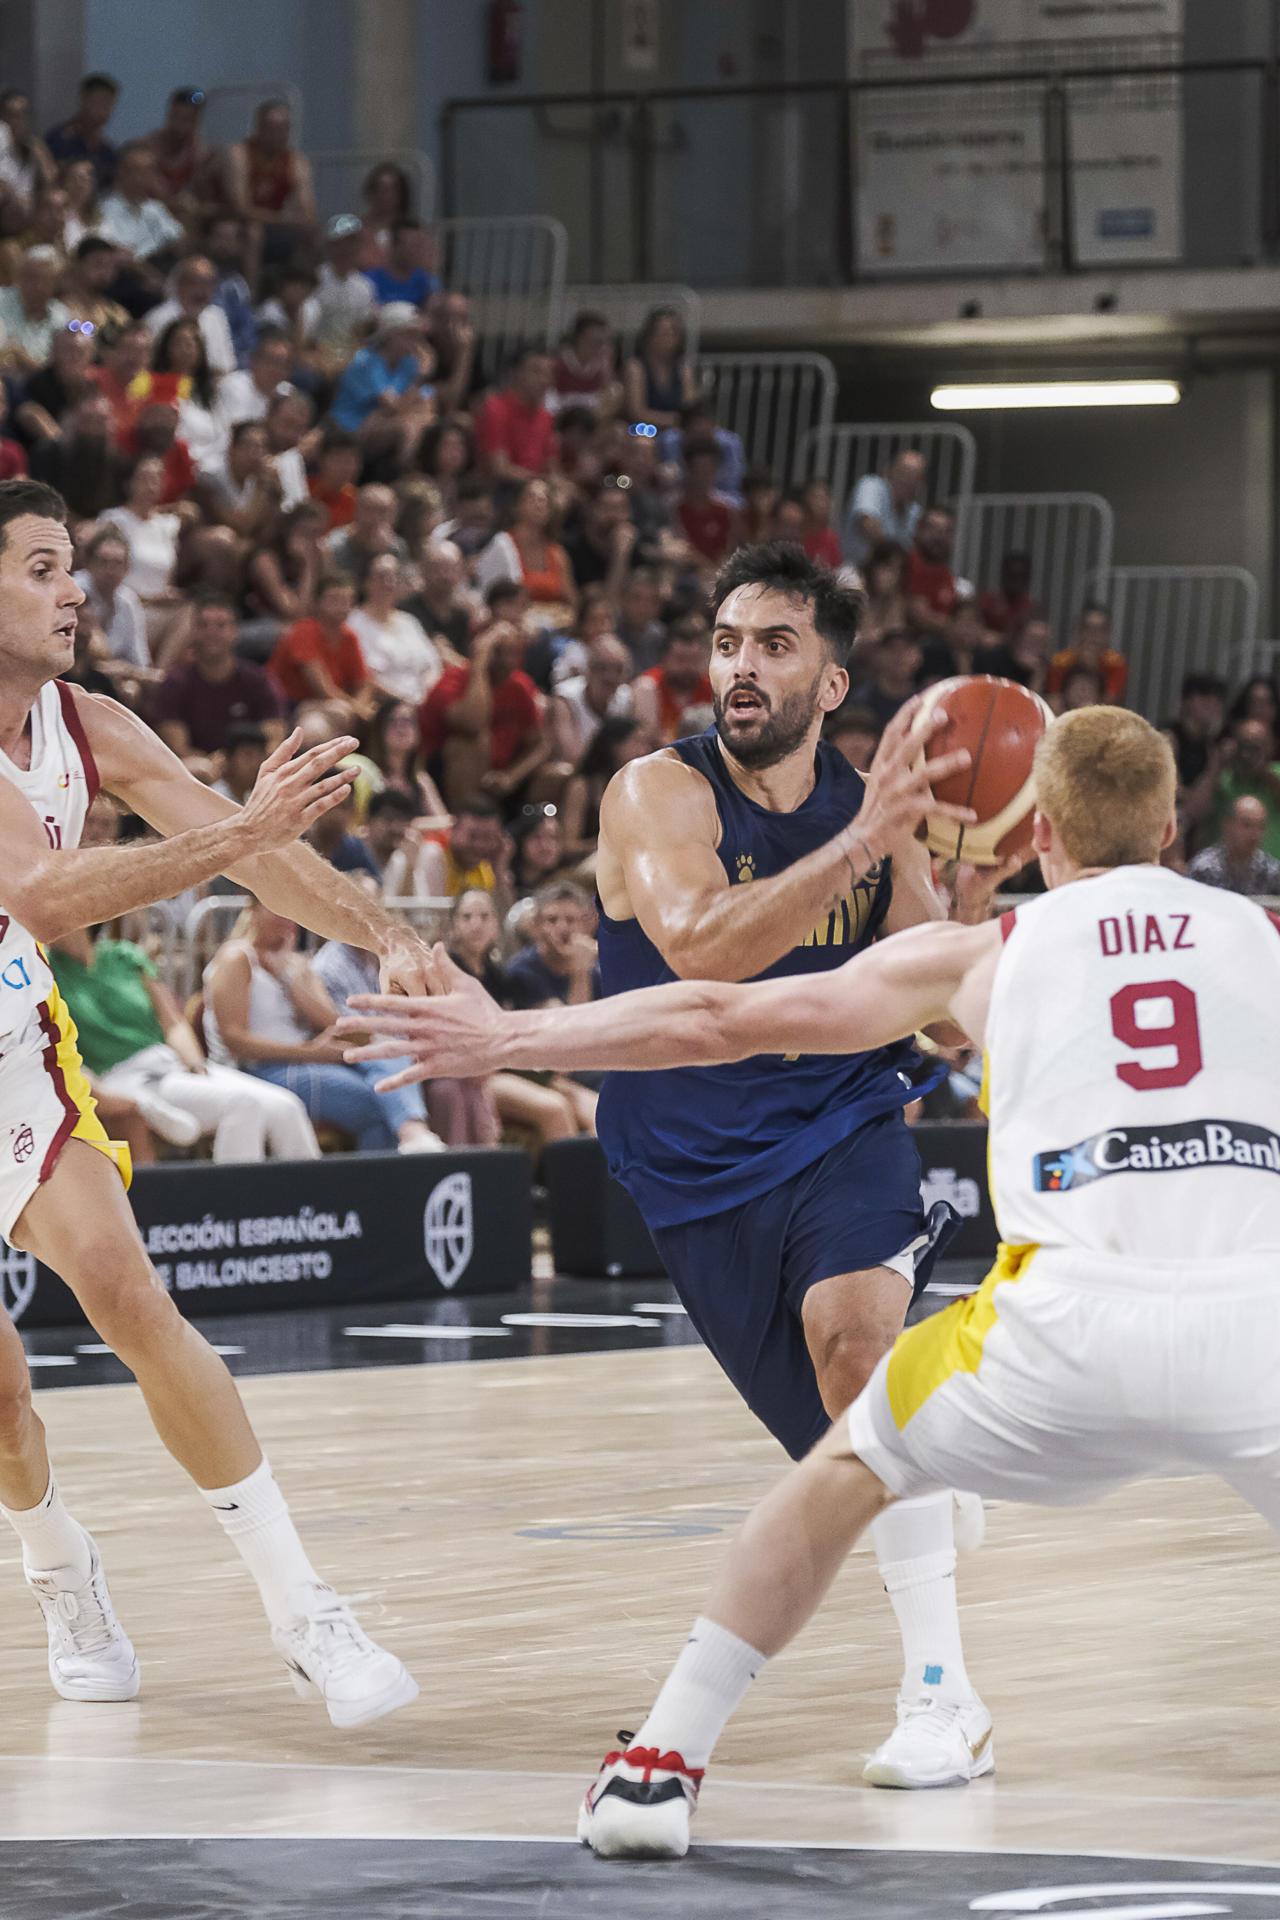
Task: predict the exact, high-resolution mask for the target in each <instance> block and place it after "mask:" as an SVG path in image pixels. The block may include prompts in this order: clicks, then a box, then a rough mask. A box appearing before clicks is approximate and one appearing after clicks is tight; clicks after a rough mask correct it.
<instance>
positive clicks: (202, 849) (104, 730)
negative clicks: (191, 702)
mask: <svg viewBox="0 0 1280 1920" xmlns="http://www.w3.org/2000/svg"><path fill="white" fill-rule="evenodd" d="M76 705H77V709H78V711H79V713H80V717H81V720H82V722H83V723H84V727H85V732H86V734H87V736H88V739H89V744H90V747H91V748H92V750H93V755H94V758H95V760H96V761H97V763H98V772H99V775H100V777H101V780H102V784H103V786H104V787H105V788H106V789H107V791H108V792H109V793H114V794H116V795H117V796H118V797H119V798H120V799H121V800H122V801H124V803H125V805H126V806H129V807H131V808H132V809H133V811H134V812H135V813H137V814H139V815H141V817H142V819H144V820H145V821H146V822H147V824H148V825H149V826H152V827H154V828H155V829H156V831H157V832H159V833H163V834H165V835H166V836H168V837H167V838H166V839H164V840H162V841H161V842H160V843H159V844H158V845H147V846H143V847H139V848H137V849H132V848H128V849H118V848H106V849H104V850H103V852H102V853H101V855H94V856H90V855H79V854H77V855H76V858H77V859H87V858H90V857H94V858H101V859H102V860H104V861H108V862H110V863H111V879H112V882H113V884H115V883H117V882H118V879H119V876H118V875H117V874H116V872H115V867H116V865H117V863H119V862H122V861H125V860H129V861H139V862H142V861H145V862H146V863H148V864H146V865H145V866H144V867H140V868H139V870H138V876H137V885H138V887H140V888H142V889H143V890H142V891H141V892H139V893H138V894H137V897H136V898H133V899H131V900H130V901H129V903H128V905H129V906H141V905H145V904H147V903H148V902H149V901H152V900H163V899H167V898H169V897H170V896H171V895H172V894H175V893H179V892H181V890H182V889H183V888H184V887H189V886H194V885H196V884H197V883H198V882H199V881H201V880H208V879H212V878H213V876H214V875H215V874H219V873H226V874H229V875H230V876H231V878H232V879H233V880H237V881H239V883H240V884H241V885H242V886H243V887H246V888H247V889H248V890H249V891H250V892H252V893H255V894H256V895H257V896H258V898H259V899H261V900H262V902H263V903H264V905H266V906H268V907H270V908H271V909H272V910H273V911H274V912H276V913H280V914H283V915H285V916H286V917H287V918H288V919H290V920H296V921H298V922H299V924H300V925H302V926H304V927H309V928H310V929H311V931H312V932H313V933H318V934H320V935H322V936H323V937H324V938H325V939H328V940H343V941H346V942H347V943H348V944H349V945H350V946H355V947H363V948H365V949H366V951H367V952H369V953H376V954H377V955H378V956H379V958H380V959H381V960H382V961H383V965H384V980H386V981H388V982H390V981H392V980H394V981H395V983H396V984H398V985H400V986H402V987H403V988H405V989H406V990H407V991H409V992H423V991H425V988H426V978H425V975H424V973H423V969H422V962H423V959H424V958H425V955H426V952H427V948H426V945H425V943H424V942H423V941H421V940H420V939H419V938H418V936H417V935H416V934H415V933H414V932H413V931H412V929H410V928H409V927H406V926H405V925H404V924H403V923H402V922H400V921H396V920H392V919H391V917H390V915H389V914H387V913H386V912H385V911H384V909H383V908H382V907H381V906H380V905H379V903H378V902H377V901H376V900H371V899H370V898H369V897H368V895H367V894H366V893H365V892H363V891H362V889H361V888H360V887H358V886H357V885H356V884H355V882H354V881H352V880H350V879H349V878H348V877H347V875H346V874H342V873H339V872H338V871H337V870H336V868H334V867H331V866H330V865H329V863H328V862H327V861H325V860H322V859H321V858H320V856H319V855H318V854H317V853H315V852H314V851H313V849H312V848H311V847H309V846H307V845H306V844H305V843H304V842H302V841H300V840H299V838H298V836H299V834H301V833H302V832H304V831H305V829H306V828H307V827H308V826H309V825H310V824H311V821H312V820H314V819H316V818H317V817H318V816H319V815H320V814H321V813H324V812H326V811H327V810H328V808H329V807H331V806H335V805H336V804H337V802H338V801H339V800H341V799H342V797H343V795H344V794H345V793H346V792H347V791H348V790H349V788H350V785H351V781H350V777H349V775H347V774H345V773H342V772H332V771H330V770H331V769H332V768H333V766H334V764H335V762H336V761H338V760H339V759H340V758H342V757H343V756H344V755H345V754H348V753H350V752H352V751H353V750H354V748H355V746H356V744H357V742H356V741H355V740H354V739H352V738H351V736H350V735H347V736H344V737H343V738H342V739H339V740H329V741H326V742H325V743H324V745H323V746H321V747H314V748H312V749H311V751H310V753H308V754H300V755H298V756H297V757H296V758H292V759H291V758H290V754H291V752H292V750H293V746H294V745H296V740H295V741H293V742H292V743H291V741H290V740H285V741H284V742H283V743H282V745H281V746H280V747H278V748H277V749H276V751H275V752H274V753H273V754H271V755H270V756H269V758H268V759H267V760H266V761H265V762H264V763H263V766H262V769H261V771H260V773H259V775H258V779H257V782H256V784H255V786H254V789H253V792H252V794H251V795H250V796H249V800H248V802H247V804H246V805H245V806H244V807H237V806H236V804H235V802H234V801H232V800H227V799H224V798H223V796H222V795H221V794H217V793H214V792H212V791H211V789H210V788H208V787H206V786H202V785H201V783H200V782H199V781H198V780H196V779H195V778H193V776H192V775H191V774H190V773H189V772H188V771H187V769H186V767H184V766H183V764H182V762H181V760H179V759H178V757H177V755H176V754H173V753H171V752H170V751H169V749H168V747H166V746H165V744H164V742H163V741H162V740H160V739H159V738H158V737H157V736H156V735H155V734H154V733H152V731H151V729H150V728H149V727H147V726H144V724H143V723H142V721H140V720H138V719H137V718H136V717H135V715H133V714H131V713H130V712H128V710H127V709H126V708H124V707H121V706H118V705H117V704H116V702H115V701H113V700H105V699H103V698H101V697H100V696H98V695H93V694H80V693H77V695H76ZM156 874H162V875H163V883H161V882H160V881H158V880H157V879H156V878H155V875H156ZM127 911H128V907H126V906H124V905H114V906H111V907H110V908H109V909H108V910H107V911H106V912H103V913H92V914H90V915H88V916H87V919H79V920H74V921H73V922H72V923H71V924H72V925H74V926H83V925H85V924H88V923H90V922H92V921H93V920H100V919H108V918H111V917H112V916H114V915H115V914H117V913H123V912H127ZM25 924H29V923H27V922H25V921H24V925H25Z"/></svg>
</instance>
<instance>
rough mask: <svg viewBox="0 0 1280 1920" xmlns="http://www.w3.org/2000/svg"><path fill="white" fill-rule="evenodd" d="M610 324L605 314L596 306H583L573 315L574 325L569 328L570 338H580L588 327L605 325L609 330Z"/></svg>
mask: <svg viewBox="0 0 1280 1920" xmlns="http://www.w3.org/2000/svg"><path fill="white" fill-rule="evenodd" d="M608 325H609V322H608V320H607V319H606V318H605V316H604V314H602V313H599V312H598V311H597V310H596V308H595V307H583V308H581V310H580V311H579V312H577V313H575V314H574V316H573V325H572V326H571V327H570V329H569V338H570V340H580V339H581V338H582V336H583V334H584V333H585V332H586V330H587V328H588V327H604V328H605V329H606V330H607V329H608Z"/></svg>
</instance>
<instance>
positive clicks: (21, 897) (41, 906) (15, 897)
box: [4, 873, 85, 946]
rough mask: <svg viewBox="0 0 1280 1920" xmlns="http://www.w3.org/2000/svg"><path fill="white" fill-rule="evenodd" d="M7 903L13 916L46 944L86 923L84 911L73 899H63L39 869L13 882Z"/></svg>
mask: <svg viewBox="0 0 1280 1920" xmlns="http://www.w3.org/2000/svg"><path fill="white" fill-rule="evenodd" d="M4 904H5V911H6V912H7V913H8V914H9V915H10V917H11V918H12V919H14V920H17V921H18V922H19V923H20V924H21V925H22V926H24V927H25V928H26V930H27V932H28V933H29V934H30V935H31V936H32V938H33V939H35V940H38V941H39V942H40V943H41V945H42V946H48V945H49V943H50V942H51V941H54V940H63V939H65V938H66V936H67V935H68V934H69V933H76V932H78V931H79V929H80V928H81V927H82V926H84V924H85V916H84V914H83V913H77V912H76V911H75V909H74V906H73V904H72V903H70V902H67V903H64V902H62V901H60V900H59V898H58V896H57V894H56V892H55V891H54V889H53V888H52V887H51V886H49V885H48V884H46V883H44V882H42V879H41V876H40V874H39V873H35V874H32V875H31V876H29V877H28V878H27V879H24V880H21V881H18V882H16V883H15V884H13V885H11V886H9V887H8V888H7V889H6V892H5V903H4Z"/></svg>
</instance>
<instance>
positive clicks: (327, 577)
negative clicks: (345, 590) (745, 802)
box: [315, 567, 356, 600]
mask: <svg viewBox="0 0 1280 1920" xmlns="http://www.w3.org/2000/svg"><path fill="white" fill-rule="evenodd" d="M331 587H350V589H351V591H352V593H354V592H355V591H356V583H355V581H354V580H353V579H352V577H351V575H350V574H349V573H344V572H343V570H342V568H341V567H333V568H331V569H330V571H329V572H328V573H322V574H321V575H320V578H319V579H318V580H317V581H316V585H315V595H316V599H317V600H319V599H321V598H322V597H323V596H324V595H325V594H326V593H328V591H329V589H330V588H331Z"/></svg>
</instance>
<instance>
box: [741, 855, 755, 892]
mask: <svg viewBox="0 0 1280 1920" xmlns="http://www.w3.org/2000/svg"><path fill="white" fill-rule="evenodd" d="M737 877H738V882H739V885H741V883H742V882H743V881H744V880H754V879H755V877H756V863H755V859H754V857H753V855H751V854H749V853H740V854H739V855H738V876H737Z"/></svg>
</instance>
